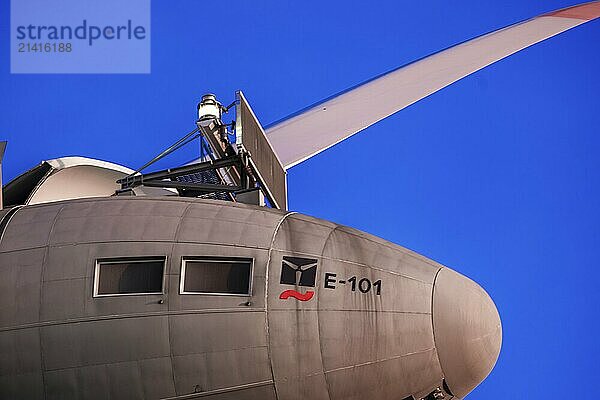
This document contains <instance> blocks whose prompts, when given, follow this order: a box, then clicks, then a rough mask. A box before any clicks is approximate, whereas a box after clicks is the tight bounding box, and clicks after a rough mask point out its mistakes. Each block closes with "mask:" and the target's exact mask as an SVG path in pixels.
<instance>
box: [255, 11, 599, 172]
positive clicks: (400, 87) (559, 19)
mask: <svg viewBox="0 0 600 400" xmlns="http://www.w3.org/2000/svg"><path fill="white" fill-rule="evenodd" d="M599 16H600V1H593V2H590V3H585V4H580V5H577V6H573V7H569V8H565V9H562V10H558V11H554V12H551V13H548V14H543V15H540V16H538V17H535V18H532V19H530V20H527V21H524V22H520V23H517V24H514V25H511V26H509V27H506V28H503V29H499V30H497V31H494V32H492V33H488V34H487V35H483V36H480V37H477V38H475V39H472V40H469V41H467V42H464V43H461V44H459V45H456V46H454V47H450V48H448V49H446V50H443V51H441V52H439V53H435V54H433V55H431V56H429V57H426V58H423V59H421V60H418V61H416V62H413V63H411V64H408V65H406V66H403V67H400V68H398V69H396V70H394V71H391V72H389V73H387V74H384V75H382V76H380V77H378V78H375V79H373V80H371V81H368V82H365V83H363V84H362V85H359V86H357V87H355V88H353V89H351V90H349V91H346V92H343V93H341V94H339V95H337V96H334V97H332V98H330V99H329V100H325V101H324V102H321V103H319V104H317V105H315V106H312V107H310V108H308V109H307V110H305V111H302V112H300V113H299V114H297V115H294V116H291V117H290V118H288V119H285V120H283V121H281V122H278V123H275V124H274V125H272V126H270V127H269V128H268V129H267V130H266V133H267V137H268V138H269V141H270V142H271V144H272V145H273V147H274V149H275V151H276V152H277V155H278V156H279V159H280V160H281V162H282V163H283V165H284V167H285V168H286V169H288V168H290V167H293V166H294V165H296V164H299V163H301V162H302V161H304V160H306V159H308V158H310V157H312V156H314V155H315V154H318V153H320V152H321V151H323V150H326V149H328V148H329V147H331V146H333V145H335V144H337V143H339V142H341V141H342V140H344V139H346V138H348V137H350V136H352V135H354V134H355V133H357V132H360V131H361V130H363V129H365V128H367V127H368V126H370V125H372V124H374V123H376V122H378V121H380V120H382V119H384V118H386V117H389V116H390V115H392V114H394V113H396V112H398V111H400V110H402V109H403V108H405V107H407V106H409V105H411V104H413V103H415V102H417V101H419V100H421V99H422V98H424V97H427V96H429V95H430V94H432V93H435V92H437V91H438V90H440V89H442V88H444V87H446V86H448V85H450V84H452V83H454V82H456V81H457V80H459V79H461V78H464V77H465V76H467V75H469V74H472V73H473V72H475V71H478V70H480V69H482V68H484V67H486V66H488V65H490V64H492V63H494V62H496V61H499V60H501V59H503V58H505V57H507V56H509V55H511V54H513V53H516V52H518V51H519V50H522V49H524V48H526V47H529V46H531V45H533V44H535V43H538V42H541V41H542V40H545V39H548V38H550V37H552V36H554V35H557V34H559V33H561V32H564V31H566V30H568V29H571V28H573V27H576V26H577V25H580V24H583V23H585V22H588V21H591V20H593V19H595V18H598V17H599Z"/></svg>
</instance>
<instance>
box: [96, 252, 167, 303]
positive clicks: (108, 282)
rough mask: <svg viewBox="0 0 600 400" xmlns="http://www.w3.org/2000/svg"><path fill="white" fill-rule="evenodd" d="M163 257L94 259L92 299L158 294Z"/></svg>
mask: <svg viewBox="0 0 600 400" xmlns="http://www.w3.org/2000/svg"><path fill="white" fill-rule="evenodd" d="M165 260H166V258H165V257H135V258H133V257H131V258H114V259H99V260H96V271H95V277H94V296H96V297H98V296H119V295H141V294H162V293H163V275H164V270H165Z"/></svg>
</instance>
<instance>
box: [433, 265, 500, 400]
mask: <svg viewBox="0 0 600 400" xmlns="http://www.w3.org/2000/svg"><path fill="white" fill-rule="evenodd" d="M433 334H434V338H435V344H436V347H437V351H438V355H439V359H440V364H441V366H442V371H443V373H444V376H445V379H446V383H447V384H448V387H449V389H450V390H451V391H452V393H453V394H454V395H455V396H458V397H460V398H463V397H464V396H466V395H467V394H468V393H469V392H470V391H471V390H473V389H474V388H475V387H476V386H477V385H478V384H479V383H480V382H481V381H483V380H484V379H485V378H486V376H488V374H489V373H490V372H491V371H492V369H493V368H494V365H495V364H496V360H497V359H498V355H499V354H500V347H501V345H502V326H501V324H500V315H499V314H498V310H497V309H496V306H495V304H494V302H493V301H492V299H491V298H490V296H489V295H488V294H487V293H486V292H485V290H483V289H482V288H481V286H479V285H478V284H477V283H475V282H473V281H472V280H470V279H469V278H467V277H465V276H463V275H460V274H459V273H457V272H454V271H452V270H450V269H448V268H444V269H442V270H441V271H440V272H439V273H438V276H437V278H436V280H435V283H434V288H433Z"/></svg>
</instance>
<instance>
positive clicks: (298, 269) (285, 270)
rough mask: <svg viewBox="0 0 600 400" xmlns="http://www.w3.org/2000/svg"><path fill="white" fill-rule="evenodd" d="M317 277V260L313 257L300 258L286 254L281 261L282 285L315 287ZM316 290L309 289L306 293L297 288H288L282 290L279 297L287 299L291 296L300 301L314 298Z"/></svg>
mask: <svg viewBox="0 0 600 400" xmlns="http://www.w3.org/2000/svg"><path fill="white" fill-rule="evenodd" d="M316 278H317V260H315V259H313V258H300V257H288V256H284V257H283V260H282V262H281V279H280V281H279V283H281V284H282V285H292V286H303V287H311V288H314V287H315V280H316ZM314 294H315V292H314V290H307V291H306V293H300V292H298V291H297V290H293V289H288V290H284V291H283V292H281V294H280V295H279V298H280V299H282V300H287V299H289V298H290V297H293V298H295V299H296V300H300V301H308V300H310V299H312V298H313V296H314Z"/></svg>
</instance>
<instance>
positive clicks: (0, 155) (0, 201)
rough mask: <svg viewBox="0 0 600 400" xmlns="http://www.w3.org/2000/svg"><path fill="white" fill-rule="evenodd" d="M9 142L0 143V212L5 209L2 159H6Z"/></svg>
mask: <svg viewBox="0 0 600 400" xmlns="http://www.w3.org/2000/svg"><path fill="white" fill-rule="evenodd" d="M7 143H8V142H6V141H5V142H0V210H2V209H3V208H4V202H3V197H4V187H3V186H2V159H3V158H4V150H6V144H7Z"/></svg>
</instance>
